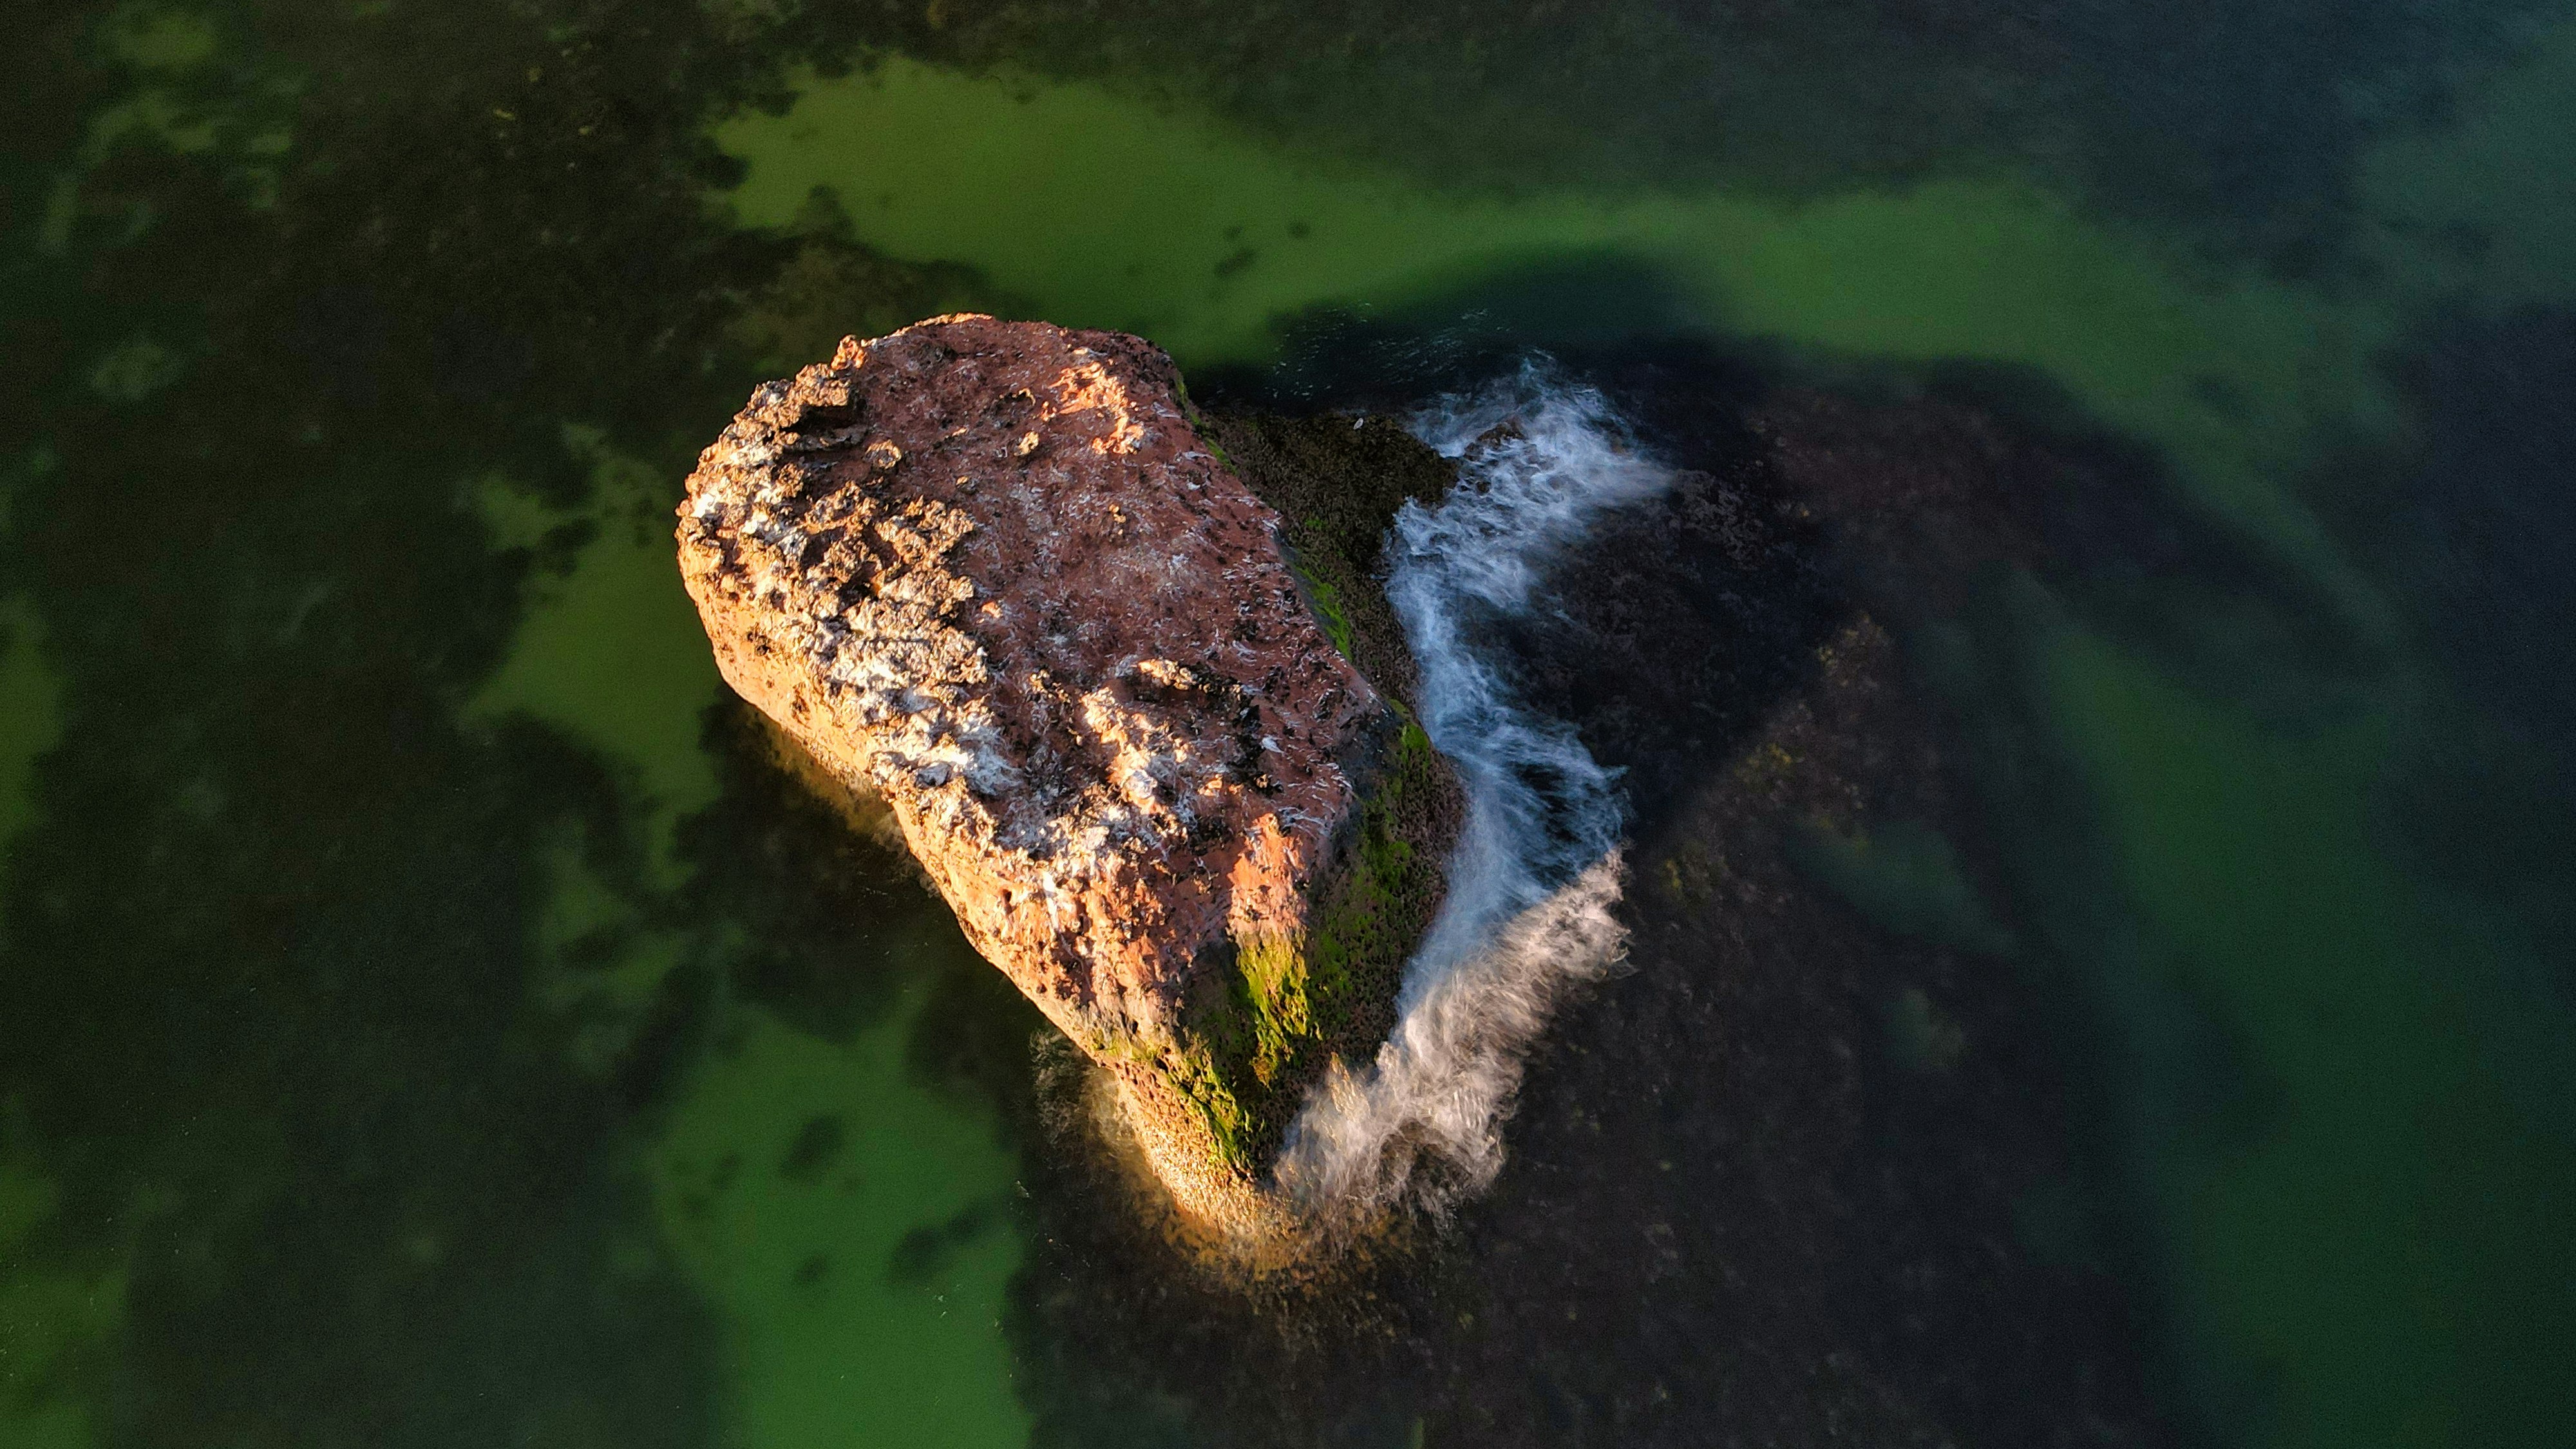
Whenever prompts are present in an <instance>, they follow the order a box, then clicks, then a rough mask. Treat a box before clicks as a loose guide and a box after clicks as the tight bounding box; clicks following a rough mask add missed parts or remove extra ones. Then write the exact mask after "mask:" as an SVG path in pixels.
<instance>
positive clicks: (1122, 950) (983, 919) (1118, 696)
mask: <svg viewBox="0 0 2576 1449" xmlns="http://www.w3.org/2000/svg"><path fill="white" fill-rule="evenodd" d="M1279 528H1280V519H1279V517H1278V515H1277V514H1275V513H1274V512H1273V511H1272V510H1271V509H1270V508H1269V507H1268V506H1267V505H1265V504H1264V503H1263V502H1262V501H1261V500H1260V499H1259V498H1257V497H1256V496H1255V495H1254V494H1253V492H1252V491H1251V490H1250V489H1249V488H1248V487H1247V486H1246V485H1245V484H1244V483H1243V482H1242V481H1241V480H1240V479H1239V478H1238V477H1237V476H1236V475H1235V473H1234V472H1233V471H1231V470H1230V469H1229V468H1228V467H1227V466H1226V465H1225V463H1224V462H1223V461H1221V459H1220V458H1219V457H1218V456H1217V455H1216V452H1215V450H1213V449H1212V448H1210V447H1209V446H1208V445H1207V444H1206V443H1205V442H1204V441H1203V440H1202V439H1201V437H1200V434H1199V432H1198V430H1197V429H1196V428H1195V427H1194V426H1193V422H1192V418H1191V416H1190V412H1189V406H1188V403H1187V402H1186V399H1185V397H1184V395H1183V393H1182V391H1181V388H1180V381H1179V376H1178V374H1177V372H1176V371H1175V370H1174V368H1173V367H1172V364H1171V361H1170V359H1169V358H1167V357H1166V356H1164V355H1163V353H1161V352H1160V351H1159V350H1157V349H1155V348H1154V347H1152V346H1151V345H1149V344H1147V343H1145V342H1142V341H1140V340H1138V339H1136V338H1133V337H1128V336H1124V335H1120V334H1115V333H1107V332H1086V331H1071V330H1067V329H1064V328H1059V327H1053V326H1048V325H1044V324H1039V323H1013V322H1000V321H996V320H994V319H992V318H989V317H981V316H957V317H942V318H935V319H933V320H931V321H928V322H923V323H920V324H918V325H916V326H913V327H908V328H905V329H903V330H902V331H899V332H896V333H893V334H891V335H889V336H886V337H883V338H879V339H877V340H875V341H872V342H861V341H859V340H857V339H855V338H853V339H850V340H847V341H844V342H843V343H842V344H841V347H840V350H839V352H838V353H837V354H836V355H835V356H834V357H833V359H832V360H831V361H830V362H829V363H824V364H819V365H816V366H812V367H808V368H806V369H804V370H803V371H802V372H800V373H798V374H797V375H796V376H795V377H794V378H793V379H790V380H787V381H783V382H773V383H768V384H765V385H763V386H762V387H761V388H760V389H759V390H758V391H756V392H755V393H754V394H753V395H752V398H751V401H750V404H749V405H748V406H747V407H745V408H744V409H743V411H742V412H741V413H740V414H739V415H738V416H737V417H736V418H735V419H734V421H733V423H732V425H731V426H730V427H728V428H727V429H726V430H725V431H724V434H723V435H722V437H720V438H719V439H718V440H717V442H716V443H715V445H714V446H712V447H710V448H708V449H707V450H706V451H705V452H704V453H703V454H702V455H700V458H699V463H698V467H697V470H696V472H694V473H693V474H692V475H691V476H690V479H689V493H688V498H687V500H686V501H685V502H684V503H683V504H682V505H681V508H680V524H679V543H680V565H681V573H682V576H683V578H684V579H685V581H686V583H687V586H688V589H689V593H690V595H691V597H692V598H694V599H695V600H696V601H697V605H698V611H699V614H700V617H701V618H702V619H703V620H704V622H705V624H706V628H707V633H708V636H709V638H710V639H711V640H712V641H713V643H714V646H715V651H716V658H717V662H718V664H719V665H720V666H721V668H722V670H723V672H724V676H725V678H726V679H727V680H728V681H729V682H730V683H731V684H732V685H733V687H734V688H735V689H736V690H738V691H739V692H740V693H741V694H742V695H743V696H744V697H745V698H746V699H748V700H750V701H751V702H752V703H754V704H755V705H757V706H759V707H760V708H761V709H762V710H764V711H765V712H767V713H768V714H769V715H770V716H771V717H772V718H773V719H775V720H776V721H777V722H778V723H779V724H780V725H781V726H782V727H784V728H785V729H786V730H787V731H788V732H789V733H790V734H792V735H793V736H794V737H795V738H796V739H797V740H798V741H800V742H801V743H802V744H803V745H804V746H805V747H806V748H807V749H808V750H810V751H811V752H812V753H813V754H814V755H815V756H816V757H817V758H818V759H819V760H820V761H822V762H823V763H824V764H825V765H826V766H828V767H829V768H831V769H833V770H835V771H837V772H839V773H840V774H841V775H843V776H844V777H845V778H846V779H847V780H849V781H850V782H851V783H852V784H854V785H857V786H859V787H861V788H863V789H866V790H868V791H870V792H872V793H875V794H878V795H881V796H883V797H884V799H885V800H886V802H887V803H888V805H889V806H890V807H891V810H892V812H893V815H894V818H895V819H896V821H897V822H898V823H899V824H900V826H901V828H902V830H903V834H904V837H905V839H906V840H907V841H908V842H909V844H910V846H911V848H912V851H913V853H914V854H915V855H916V856H917V857H918V858H919V860H920V862H921V864H922V867H923V869H924V870H925V872H926V873H927V874H928V875H929V877H930V879H931V880H932V881H933V882H934V883H936V885H937V886H938V888H939V890H940V892H941V893H942V894H943V895H944V896H945V897H946V898H947V900H948V903H949V904H950V905H951V906H952V907H953V908H954V909H955V910H956V913H957V918H958V921H959V923H960V924H961V925H962V926H963V927H964V929H965V932H966V935H967V936H968V938H969V939H970V940H971V941H972V942H973V943H974V944H975V946H976V947H977V948H978V949H979V950H981V951H982V952H983V954H984V955H985V956H986V957H988V958H989V959H991V960H992V961H993V962H994V963H995V964H996V965H998V966H1000V967H1001V969H1002V970H1003V971H1004V972H1005V973H1007V974H1008V975H1009V976H1010V978H1011V979H1012V981H1014V982H1015V983H1017V984H1018V986H1019V987H1020V989H1021V990H1022V991H1024V992H1026V993H1027V994H1028V996H1029V997H1030V999H1031V1000H1033V1001H1035V1002H1036V1003H1037V1004H1038V1005H1039V1007H1041V1008H1042V1009H1043V1010H1044V1011H1045V1012H1046V1014H1047V1015H1048V1017H1049V1018H1050V1019H1052V1020H1053V1021H1054V1022H1055V1024H1056V1025H1057V1026H1058V1027H1060V1028H1061V1029H1062V1030H1063V1031H1064V1032H1065V1034H1066V1035H1067V1036H1068V1037H1070V1038H1072V1040H1074V1041H1075V1042H1076V1043H1078V1044H1080V1045H1081V1046H1082V1047H1083V1049H1084V1050H1085V1051H1087V1052H1088V1053H1089V1054H1090V1055H1091V1056H1092V1058H1093V1059H1094V1060H1096V1061H1098V1062H1099V1063H1100V1064H1101V1065H1102V1066H1103V1067H1105V1068H1106V1069H1108V1071H1109V1072H1110V1073H1111V1074H1112V1075H1113V1076H1114V1077H1115V1079H1116V1080H1117V1082H1118V1084H1119V1087H1120V1089H1121V1097H1122V1099H1123V1100H1124V1102H1125V1104H1126V1106H1127V1108H1128V1113H1129V1116H1130V1118H1131V1119H1132V1121H1133V1122H1134V1125H1135V1126H1136V1128H1137V1135H1138V1137H1139V1139H1140V1141H1141V1142H1142V1143H1143V1145H1144V1147H1145V1149H1146V1155H1147V1157H1148V1158H1149V1159H1150V1160H1151V1161H1152V1163H1153V1164H1154V1166H1155V1168H1156V1170H1157V1172H1158V1174H1159V1175H1160V1176H1161V1177H1162V1178H1163V1179H1164V1180H1165V1181H1166V1182H1167V1183H1168V1184H1170V1185H1171V1186H1172V1188H1173V1189H1174V1191H1175V1194H1176V1196H1177V1197H1178V1198H1179V1200H1180V1201H1181V1203H1182V1204H1183V1206H1184V1207H1187V1208H1189V1209H1191V1210H1193V1211H1194V1212H1197V1213H1198V1214H1200V1215H1201V1216H1203V1217H1207V1218H1211V1219H1215V1220H1218V1221H1221V1222H1224V1223H1228V1224H1247V1223H1252V1222H1255V1221H1257V1220H1259V1219H1261V1218H1262V1217H1263V1216H1264V1215H1266V1214H1271V1213H1273V1212H1275V1209H1274V1208H1273V1207H1272V1206H1271V1205H1270V1198H1269V1195H1268V1194H1267V1193H1266V1192H1265V1190H1264V1189H1263V1187H1262V1174H1263V1172H1264V1170H1265V1168H1266V1165H1267V1163H1268V1160H1269V1158H1270V1156H1271V1155H1272V1154H1273V1153H1274V1152H1275V1150H1276V1147H1277V1144H1278V1140H1279V1134H1280V1131H1281V1129H1282V1127H1283V1126H1284V1123H1285V1121H1286V1119H1287V1118H1288V1116H1290V1115H1291V1114H1293V1113H1294V1111H1295V1109H1296V1105H1297V1103H1298V1101H1299V1100H1300V1099H1301V1098H1302V1095H1303V1089H1304V1086H1305V1084H1306V1083H1308V1082H1310V1081H1311V1080H1313V1078H1314V1076H1315V1075H1316V1073H1317V1072H1319V1071H1320V1070H1321V1069H1322V1068H1323V1066H1324V1064H1325V1063H1326V1062H1327V1061H1329V1060H1330V1059H1331V1058H1332V1057H1333V1056H1335V1055H1336V1054H1340V1055H1344V1056H1353V1055H1356V1056H1359V1057H1363V1058H1364V1057H1365V1056H1366V1054H1367V1053H1368V1052H1369V1051H1370V1050H1372V1049H1373V1047H1374V1043H1375V1041H1376V1038H1377V1036H1378V1035H1379V1034H1380V1033H1381V1032H1382V1031H1383V1029H1384V1026H1385V1023H1386V1021H1387V1019H1388V1017H1389V1013H1390V1004H1391V1002H1392V998H1393V995H1394V990H1395V983H1396V978H1397V976H1398V974H1399V973H1400V970H1401V966H1402V962H1403V959H1404V956H1405V955H1406V954H1407V953H1408V952H1409V951H1410V950H1411V948H1412V945H1413V943H1414V942H1415V940H1417V939H1418V938H1419V936H1420V934H1421V930H1422V927H1423V925H1424V924H1425V923H1427V922H1428V920H1429V919H1430V916H1431V914H1432V912H1433V910H1434V909H1435V908H1436V907H1437V904H1438V901H1439V897H1440V893H1441V885H1440V876H1439V862H1440V861H1441V860H1442V859H1443V858H1444V857H1445V854H1446V845H1447V842H1446V841H1445V840H1440V839H1434V838H1428V836H1429V835H1430V834H1432V833H1436V832H1437V830H1438V829H1439V828H1441V827H1440V826H1439V825H1438V822H1439V821H1440V820H1441V819H1443V818H1446V817H1448V816H1449V815H1451V814H1453V813H1454V812H1448V811H1442V810H1428V811H1426V810H1425V809H1423V808H1421V799H1422V797H1426V796H1434V795H1438V794H1440V793H1441V792H1443V791H1454V786H1453V785H1451V784H1450V783H1449V780H1448V776H1447V772H1446V769H1445V766H1443V765H1442V764H1441V763H1440V762H1439V760H1438V758H1437V757H1436V756H1435V755H1433V754H1432V753H1431V751H1430V748H1429V746H1428V744H1427V742H1425V741H1424V740H1423V738H1422V736H1421V734H1420V731H1419V730H1418V729H1415V728H1413V727H1412V726H1411V725H1410V723H1409V722H1408V720H1407V719H1406V718H1405V716H1404V714H1403V712H1402V711H1401V710H1399V709H1397V708H1394V707H1392V706H1391V705H1390V704H1389V702H1388V701H1387V699H1385V698H1384V697H1382V696H1381V695H1380V693H1379V692H1378V690H1376V689H1375V688H1373V687H1372V686H1371V685H1370V683H1369V681H1368V680H1367V679H1365V678H1363V677H1362V676H1361V674H1360V673H1359V671H1358V670H1357V669H1356V668H1355V667H1354V666H1353V665H1352V664H1351V663H1350V662H1349V660H1348V659H1346V658H1345V657H1344V656H1343V655H1342V653H1340V652H1339V651H1337V650H1336V649H1335V647H1334V645H1333V643H1332V642H1331V640H1330V639H1329V638H1328V637H1327V635H1326V631H1325V629H1324V628H1323V627H1322V626H1321V624H1319V622H1318V620H1317V618H1316V616H1315V614H1314V613H1313V612H1312V609H1311V607H1310V604H1309V602H1308V598H1309V596H1308V594H1307V593H1306V592H1304V591H1302V590H1301V587H1300V580H1299V577H1298V575H1297V574H1296V572H1295V571H1293V570H1292V568H1291V566H1290V562H1289V560H1288V558H1287V557H1286V555H1285V553H1284V552H1283V548H1282V545H1281V543H1280V539H1279ZM1425 822H1430V824H1428V825H1426V823H1425ZM1448 828H1450V829H1454V826H1451V827H1448Z"/></svg>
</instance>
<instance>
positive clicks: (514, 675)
mask: <svg viewBox="0 0 2576 1449" xmlns="http://www.w3.org/2000/svg"><path fill="white" fill-rule="evenodd" d="M565 437H566V442H567V445H568V446H569V447H570V449H571V450H572V451H573V452H574V453H575V455H576V456H580V457H583V458H584V459H585V460H586V461H587V462H589V464H590V465H591V470H592V490H593V497H592V499H591V501H590V503H589V504H588V505H587V507H586V508H585V509H582V510H579V511H577V512H575V513H572V514H566V513H565V512H563V511H560V510H554V509H550V508H548V507H547V506H546V505H545V504H543V503H542V502H540V501H538V500H536V499H533V498H531V497H529V496H528V495H526V494H524V493H518V492H515V491H513V490H511V489H510V488H509V487H508V486H507V485H506V484H501V483H497V482H487V483H486V484H485V485H484V486H483V488H482V489H481V490H480V491H479V492H478V493H477V494H476V498H475V502H476V505H477V507H478V509H479V510H480V511H481V512H482V514H483V516H484V519H485V522H486V526H487V527H488V528H489V529H490V530H491V531H492V534H493V537H494V540H495V542H496V543H499V544H501V545H503V546H505V547H509V546H517V547H528V546H531V545H533V544H535V543H537V542H539V541H541V540H543V539H544V538H546V537H547V536H548V535H549V534H551V533H552V532H553V531H554V530H555V529H557V528H561V527H565V526H567V525H570V526H573V527H576V528H579V529H582V530H585V531H586V532H587V534H588V541H587V542H586V543H584V544H582V545H581V547H580V550H579V552H578V553H577V554H575V555H574V557H573V558H572V560H571V563H570V566H569V568H568V569H567V570H566V571H565V572H564V573H563V574H562V575H561V576H560V577H554V578H546V579H544V580H543V581H542V582H540V583H539V584H538V586H537V588H536V594H535V597H534V599H533V600H532V601H531V604H530V606H529V608H528V611H527V614H526V616H525V617H524V618H523V619H522V620H521V621H520V624H519V629H518V633H517V634H516V635H515V636H514V637H513V638H512V640H511V643H510V652H509V655H508V657H507V658H506V659H505V660H504V661H503V662H502V665H501V667H500V669H499V670H498V671H496V672H495V673H494V674H493V676H492V677H491V678H490V679H489V680H488V681H486V682H485V684H484V686H483V688H482V690H481V691H480V692H479V693H478V694H476V696H475V697H474V700H473V702H472V704H471V705H470V707H469V708H468V710H467V717H468V719H470V720H481V721H490V720H493V719H497V718H499V717H501V716H504V715H508V714H511V713H523V714H526V715H529V716H532V717H534V718H536V719H539V720H542V721H544V722H546V723H548V724H551V725H554V726H556V727H558V728H560V729H562V730H564V731H565V732H566V733H568V734H570V735H571V736H573V737H574V738H575V739H578V740H580V741H582V742H583V743H585V744H588V745H591V746H593V747H595V748H597V749H598V750H600V751H601V752H602V753H604V754H605V755H606V756H607V757H608V758H609V759H611V760H613V761H615V762H617V763H618V764H619V766H620V767H621V768H623V769H626V770H630V771H632V772H633V774H634V783H635V786H636V788H637V790H638V791H639V792H640V796H641V800H642V803H643V804H644V805H645V807H646V810H647V811H648V819H649V824H648V825H647V827H646V843H647V846H648V849H649V851H650V858H651V860H652V862H653V866H654V870H655V872H656V875H657V877H658V878H659V879H660V880H661V881H662V883H664V884H666V885H667V884H670V883H672V882H673V881H675V880H676V878H677V872H678V867H677V865H676V864H675V862H674V860H673V855H672V852H673V832H674V830H675V829H676V828H677V825H678V822H679V820H680V819H681V818H683V817H685V816H687V815H688V814H690V813H691V812H693V811H696V810H698V809H700V808H703V807H704V806H705V805H707V804H708V803H709V802H711V801H712V800H714V799H715V796H716V779H715V771H714V768H713V766H711V765H710V764H709V763H708V760H707V756H706V752H705V751H704V750H703V749H702V748H700V746H699V741H698V732H699V718H700V716H701V715H702V714H703V713H704V712H705V710H706V707H707V706H708V705H710V704H712V703H714V702H715V700H716V697H717V691H718V689H719V688H720V687H721V681H719V680H718V678H717V677H716V668H715V661H714V660H713V658H712V657H710V656H709V655H708V653H707V647H706V632H705V630H703V629H701V628H700V627H699V625H698V620H697V614H696V611H695V610H693V609H691V608H690V607H689V599H688V595H687V594H686V593H684V592H682V590H681V588H680V575H679V570H678V568H677V567H676V566H675V565H674V564H673V563H672V561H671V548H670V526H669V516H668V504H669V502H670V498H669V497H666V495H669V494H672V493H673V488H672V484H671V480H669V479H666V478H664V477H663V476H662V475H660V474H658V473H657V472H655V471H654V470H653V469H652V468H651V467H649V466H648V465H646V464H644V463H642V462H640V461H638V460H636V459H633V458H628V457H624V456H621V455H619V454H617V453H615V452H613V451H611V450H610V449H609V448H608V447H607V446H606V445H605V443H603V442H602V441H601V439H600V438H599V436H598V435H597V434H596V433H594V432H590V431H588V430H585V429H578V428H573V429H567V430H566V434H565Z"/></svg>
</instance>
